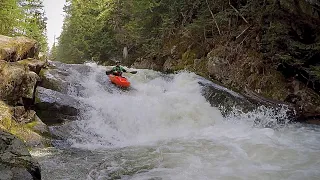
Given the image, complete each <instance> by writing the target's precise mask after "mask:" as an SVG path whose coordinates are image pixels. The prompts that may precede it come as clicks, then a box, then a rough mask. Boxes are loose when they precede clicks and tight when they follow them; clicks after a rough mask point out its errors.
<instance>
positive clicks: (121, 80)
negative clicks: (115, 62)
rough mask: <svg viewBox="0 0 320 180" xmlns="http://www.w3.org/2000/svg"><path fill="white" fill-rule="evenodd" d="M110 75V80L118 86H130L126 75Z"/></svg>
mask: <svg viewBox="0 0 320 180" xmlns="http://www.w3.org/2000/svg"><path fill="white" fill-rule="evenodd" d="M108 77H109V79H110V81H111V82H112V83H113V84H116V85H117V86H120V87H123V88H127V87H129V86H130V82H129V81H128V79H127V78H125V77H121V76H115V75H113V74H109V75H108Z"/></svg>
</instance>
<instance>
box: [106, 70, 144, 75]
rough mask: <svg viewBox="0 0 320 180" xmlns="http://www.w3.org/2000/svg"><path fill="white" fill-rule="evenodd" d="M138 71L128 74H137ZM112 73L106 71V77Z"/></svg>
mask: <svg viewBox="0 0 320 180" xmlns="http://www.w3.org/2000/svg"><path fill="white" fill-rule="evenodd" d="M137 72H138V71H131V72H127V73H131V74H137ZM111 73H112V71H106V75H109V74H111Z"/></svg>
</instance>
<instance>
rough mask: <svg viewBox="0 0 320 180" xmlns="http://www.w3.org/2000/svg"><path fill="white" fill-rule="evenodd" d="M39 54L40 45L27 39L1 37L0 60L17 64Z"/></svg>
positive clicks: (21, 37)
mask: <svg viewBox="0 0 320 180" xmlns="http://www.w3.org/2000/svg"><path fill="white" fill-rule="evenodd" d="M38 54H39V44H38V42H37V41H35V40H33V39H29V38H27V37H23V36H19V37H14V38H11V37H7V36H2V35H0V59H2V60H6V61H10V62H15V61H18V60H22V59H27V58H34V57H37V56H38Z"/></svg>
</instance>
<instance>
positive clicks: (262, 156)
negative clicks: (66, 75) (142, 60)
mask: <svg viewBox="0 0 320 180" xmlns="http://www.w3.org/2000/svg"><path fill="white" fill-rule="evenodd" d="M86 66H88V67H90V71H89V72H86V73H81V72H78V71H75V70H73V69H72V68H70V73H71V76H70V81H75V82H77V83H79V84H80V85H81V86H82V87H83V88H82V90H81V93H79V92H76V91H74V90H73V89H72V88H70V91H69V95H71V96H74V97H75V98H77V99H78V100H80V101H81V102H82V104H83V107H81V110H82V112H81V115H80V116H79V118H78V120H77V121H74V122H69V123H66V124H65V125H63V126H62V127H58V128H57V129H58V131H59V130H60V131H61V132H63V133H65V137H64V138H65V141H66V142H67V143H66V144H68V145H69V146H68V147H67V148H64V149H63V150H61V149H41V150H37V151H34V152H33V155H34V156H35V157H36V158H37V159H38V160H39V161H40V163H41V165H42V166H43V167H44V174H45V175H44V177H45V179H92V180H93V179H137V180H138V179H139V180H140V179H157V180H158V179H159V180H160V179H163V180H167V179H174V180H175V179H177V180H178V179H181V180H188V179H190V180H191V179H192V180H194V179H199V180H206V179H217V180H220V179H221V180H226V179H246V180H247V179H252V180H256V179H296V180H299V179H310V180H311V179H315V180H316V179H319V177H320V171H319V168H320V156H319V152H320V130H319V128H318V127H316V126H308V125H301V124H286V125H285V126H282V127H281V128H265V127H261V126H254V124H255V123H254V121H255V120H256V119H257V118H259V119H263V120H264V121H275V120H276V119H279V118H286V115H285V110H283V112H282V111H281V112H280V113H277V114H275V113H274V112H273V111H272V110H270V109H266V108H260V109H258V110H256V111H252V112H249V113H242V112H241V111H238V110H234V112H233V113H231V114H229V115H228V116H224V117H223V116H222V115H221V113H220V111H219V109H218V108H216V107H212V106H211V105H210V103H209V102H207V101H206V99H205V98H204V97H203V96H202V93H201V88H202V87H201V86H200V85H199V81H204V80H203V79H202V78H201V77H199V76H197V75H195V74H194V73H190V72H180V73H177V74H171V75H164V74H161V73H159V72H155V71H152V70H138V73H137V74H136V75H132V74H125V76H126V77H127V78H128V80H129V81H130V82H131V84H132V87H131V89H130V90H120V89H118V88H117V87H115V86H114V85H113V84H111V83H110V82H109V80H108V78H107V77H106V75H105V71H106V68H105V67H103V66H98V65H96V64H94V63H89V64H86ZM79 94H80V95H79Z"/></svg>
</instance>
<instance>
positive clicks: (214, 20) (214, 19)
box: [206, 0, 221, 35]
mask: <svg viewBox="0 0 320 180" xmlns="http://www.w3.org/2000/svg"><path fill="white" fill-rule="evenodd" d="M206 3H207V6H208V9H209V11H210V14H211V16H212V19H213V22H214V23H215V24H216V27H217V29H218V32H219V35H221V31H220V28H219V26H218V23H217V21H216V18H215V17H214V14H213V12H212V11H211V9H210V6H209V3H208V0H206Z"/></svg>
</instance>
